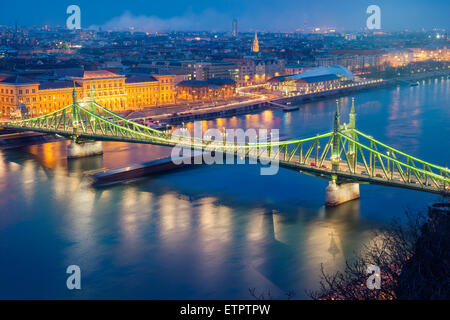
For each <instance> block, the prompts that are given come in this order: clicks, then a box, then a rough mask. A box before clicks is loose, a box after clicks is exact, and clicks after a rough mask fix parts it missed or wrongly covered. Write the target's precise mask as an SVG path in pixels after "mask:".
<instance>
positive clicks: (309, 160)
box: [1, 88, 450, 206]
mask: <svg viewBox="0 0 450 320" xmlns="http://www.w3.org/2000/svg"><path fill="white" fill-rule="evenodd" d="M1 127H3V128H8V129H14V130H19V131H36V132H44V133H51V134H56V135H60V136H63V137H65V138H67V139H70V140H72V143H71V145H69V156H73V157H80V156H87V155H93V154H100V153H101V152H102V147H101V143H99V142H98V141H120V142H132V143H146V144H154V145H163V146H179V147H186V148H192V149H197V150H202V151H214V152H221V153H227V154H233V155H234V156H239V157H243V158H246V159H251V160H256V161H259V160H262V159H265V160H267V159H272V160H276V161H277V162H279V165H280V166H281V167H284V168H288V169H292V170H296V171H300V172H303V173H307V174H312V175H314V176H316V177H319V178H323V179H326V180H329V181H330V184H329V186H328V188H327V200H326V204H327V205H330V206H334V205H338V204H340V203H343V202H346V201H349V200H352V199H355V198H358V197H359V184H361V183H369V184H378V185H385V186H391V187H398V188H406V189H412V190H419V191H424V192H429V193H436V194H441V195H444V196H448V195H449V193H450V192H449V187H448V186H449V183H450V178H449V177H450V176H449V173H450V170H449V169H448V168H444V167H440V166H437V165H434V164H431V163H428V162H425V161H423V160H420V159H418V158H415V157H413V156H410V155H407V154H405V153H403V152H401V151H399V150H396V149H394V148H392V147H389V146H388V145H385V144H383V143H381V142H379V141H377V140H375V139H373V138H372V137H371V136H369V135H366V134H364V133H362V132H360V131H358V130H357V129H356V113H355V105H354V100H353V101H352V109H351V112H350V119H349V123H348V124H341V122H340V114H339V105H338V104H337V107H336V113H335V118H334V129H333V131H332V132H329V133H325V134H321V135H317V136H315V137H311V138H306V139H298V140H287V141H276V142H275V141H273V142H264V143H245V144H232V143H227V142H226V141H225V140H224V141H217V140H208V139H198V138H186V137H184V136H180V135H175V134H172V133H167V132H162V131H159V130H155V129H153V128H149V127H147V126H144V125H140V124H138V123H135V122H133V121H130V120H127V119H125V118H123V117H120V116H119V115H117V114H115V113H113V112H111V111H109V110H108V109H106V108H104V107H102V106H101V105H99V104H98V103H96V102H95V100H94V93H93V90H91V99H90V101H86V102H78V101H77V93H76V89H75V88H74V90H73V102H72V104H71V105H68V106H66V107H64V108H62V109H60V110H57V111H55V112H53V113H50V114H47V115H43V116H40V117H36V118H31V119H22V120H16V121H9V122H3V123H2V124H1Z"/></svg>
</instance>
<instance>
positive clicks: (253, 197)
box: [0, 79, 450, 299]
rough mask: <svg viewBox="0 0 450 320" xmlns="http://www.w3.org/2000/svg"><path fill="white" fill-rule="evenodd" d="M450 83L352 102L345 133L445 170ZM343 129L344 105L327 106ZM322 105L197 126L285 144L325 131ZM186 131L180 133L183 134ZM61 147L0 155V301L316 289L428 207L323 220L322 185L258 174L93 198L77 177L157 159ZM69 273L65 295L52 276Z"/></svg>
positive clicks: (370, 199) (196, 177)
mask: <svg viewBox="0 0 450 320" xmlns="http://www.w3.org/2000/svg"><path fill="white" fill-rule="evenodd" d="M449 97H450V80H447V79H433V80H426V81H423V82H421V83H420V85H419V86H417V87H409V86H403V87H392V88H386V89H380V90H376V91H368V92H363V93H358V94H356V95H355V98H356V105H357V107H356V112H357V122H356V124H357V127H358V128H359V130H361V131H362V132H365V133H367V134H370V135H373V136H374V137H375V138H377V139H378V140H380V141H383V142H385V143H387V144H389V145H391V146H393V147H395V148H397V149H400V150H402V151H404V152H406V153H409V154H411V155H415V156H417V157H419V158H421V159H423V160H426V161H429V162H432V163H435V164H438V165H443V166H447V165H448V162H449V161H450V151H449V146H450V143H449V141H450V140H449V137H450V126H449V120H450V108H449V105H450V104H449V102H450V101H449ZM340 103H341V107H342V108H341V112H342V119H343V120H345V121H348V120H347V116H348V112H349V110H350V103H351V96H347V97H343V98H341V99H340ZM334 111H335V101H334V99H329V100H324V101H320V102H314V103H308V104H305V105H303V106H301V108H300V110H299V111H294V112H290V113H283V112H280V111H270V110H268V111H264V112H260V113H255V114H251V115H243V116H238V117H233V118H227V119H217V120H214V121H205V122H203V126H204V127H205V128H206V127H219V128H221V127H226V128H279V129H280V135H281V136H282V137H285V138H300V137H309V136H313V135H316V134H318V133H325V132H329V131H331V129H332V123H333V114H334ZM188 126H189V125H188ZM66 145H67V143H66V142H55V143H47V144H42V145H36V146H30V147H26V148H23V149H19V150H8V151H0V195H1V196H0V298H2V299H5V298H37V299H48V298H61V299H78V298H87V299H89V298H138V299H157V298H158V299H220V298H222V299H231V298H237V299H252V297H251V296H250V294H249V288H255V289H256V292H267V290H270V293H271V295H272V296H273V297H274V298H283V297H284V293H285V292H288V291H291V290H292V291H294V292H295V293H296V296H295V298H308V296H307V294H306V291H307V290H315V289H317V288H318V286H319V276H320V265H321V264H323V266H324V268H325V270H326V271H328V272H333V271H336V270H339V269H342V268H343V266H344V264H345V261H346V260H348V259H352V257H353V256H354V255H355V253H358V251H359V250H360V249H361V248H362V246H364V244H367V243H368V241H370V240H371V239H372V238H373V234H372V232H373V231H374V230H376V229H377V228H380V227H383V226H385V225H386V224H388V223H390V222H391V221H392V220H393V219H403V218H404V216H405V210H410V211H419V210H422V211H423V210H426V208H427V206H428V205H429V204H431V203H433V202H434V201H438V200H439V197H438V196H436V195H431V194H426V193H421V192H417V191H408V190H403V189H395V188H389V187H383V186H371V185H361V199H360V200H356V201H352V202H349V203H347V204H344V205H341V206H339V207H337V208H333V209H328V208H325V207H324V206H323V203H324V199H325V188H326V186H327V182H326V181H324V180H321V179H318V178H314V177H311V176H308V175H303V174H300V173H296V172H294V171H290V170H285V169H280V170H279V172H278V174H276V175H272V176H261V175H260V167H259V165H212V166H196V167H194V168H191V169H188V170H182V171H177V172H172V173H169V174H166V175H161V176H157V177H151V178H145V179H142V180H140V181H138V182H133V183H127V184H122V185H116V186H113V187H109V188H103V189H94V188H92V187H91V186H89V184H88V183H87V180H86V179H85V178H83V172H85V171H87V170H93V169H98V168H102V167H105V168H115V167H122V166H127V165H130V164H136V163H141V162H145V161H149V160H151V159H155V158H159V157H162V156H166V155H169V154H170V150H168V149H167V148H164V147H158V146H150V145H139V144H126V143H110V142H108V143H104V145H103V146H104V151H105V152H104V155H103V156H102V157H92V158H86V159H82V160H72V161H67V159H66V148H67V146H66ZM69 265H78V266H80V268H81V276H82V277H81V286H82V289H81V290H72V291H70V290H68V289H67V287H66V279H67V277H68V274H66V268H67V266H69Z"/></svg>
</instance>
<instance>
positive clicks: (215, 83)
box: [178, 78, 236, 88]
mask: <svg viewBox="0 0 450 320" xmlns="http://www.w3.org/2000/svg"><path fill="white" fill-rule="evenodd" d="M235 83H236V82H235V81H234V80H232V79H227V78H211V79H209V80H207V81H202V80H184V81H181V82H179V83H178V86H185V87H208V86H209V87H211V88H218V87H220V86H224V85H227V84H235Z"/></svg>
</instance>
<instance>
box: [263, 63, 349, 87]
mask: <svg viewBox="0 0 450 320" xmlns="http://www.w3.org/2000/svg"><path fill="white" fill-rule="evenodd" d="M353 80H354V76H353V73H352V72H351V71H350V70H349V69H347V68H345V67H342V66H335V65H333V66H327V67H319V68H315V69H312V70H310V71H307V72H303V73H299V74H293V75H283V76H277V77H273V78H272V79H270V80H269V81H268V86H269V88H270V89H272V90H274V91H279V92H281V93H284V94H289V93H309V92H314V91H318V90H327V89H332V88H335V87H338V86H340V85H342V84H344V83H347V82H350V81H353Z"/></svg>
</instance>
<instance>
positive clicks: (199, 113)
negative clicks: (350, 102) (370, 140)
mask: <svg viewBox="0 0 450 320" xmlns="http://www.w3.org/2000/svg"><path fill="white" fill-rule="evenodd" d="M449 75H450V70H449V71H437V72H428V73H420V74H414V75H411V76H408V77H401V78H395V79H387V80H381V81H376V80H375V81H370V82H369V83H367V84H364V85H354V86H347V87H344V88H338V89H333V90H327V91H321V92H314V93H309V94H300V95H294V96H289V97H278V98H272V99H266V100H261V99H255V100H256V101H255V100H251V101H247V102H242V103H238V104H234V105H226V106H210V107H205V108H202V109H197V110H195V111H192V112H185V113H180V114H177V115H167V114H165V115H157V116H153V117H152V120H156V121H160V122H164V123H168V124H172V125H177V124H181V123H183V122H191V121H196V120H210V119H215V118H223V117H231V116H235V115H242V114H246V113H250V112H255V111H262V110H265V109H270V108H278V107H277V106H276V104H278V105H288V104H299V105H301V104H303V103H307V102H313V101H319V100H324V99H329V98H334V97H340V96H343V95H348V94H353V93H357V92H362V91H368V90H376V89H381V88H386V87H391V86H396V85H409V84H410V83H411V82H415V81H419V80H426V79H430V78H438V77H443V76H445V77H446V76H449ZM272 102H273V103H274V104H275V105H273V104H271V103H272ZM278 109H279V108H278ZM286 111H289V110H286Z"/></svg>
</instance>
